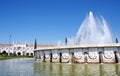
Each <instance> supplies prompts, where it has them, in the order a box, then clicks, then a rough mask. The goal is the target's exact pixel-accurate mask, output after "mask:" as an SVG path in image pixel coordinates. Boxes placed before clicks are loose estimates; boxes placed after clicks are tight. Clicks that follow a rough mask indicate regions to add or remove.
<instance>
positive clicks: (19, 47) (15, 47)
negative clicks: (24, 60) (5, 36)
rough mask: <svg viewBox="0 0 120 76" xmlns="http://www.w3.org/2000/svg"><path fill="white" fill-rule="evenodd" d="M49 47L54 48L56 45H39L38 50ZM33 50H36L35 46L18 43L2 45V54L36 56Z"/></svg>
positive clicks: (0, 48) (0, 46)
mask: <svg viewBox="0 0 120 76" xmlns="http://www.w3.org/2000/svg"><path fill="white" fill-rule="evenodd" d="M48 46H54V45H47V44H38V45H37V48H40V47H48ZM33 50H34V44H26V43H21V42H17V43H13V44H0V53H3V52H4V51H5V52H6V53H8V54H14V55H27V56H32V55H34V52H33Z"/></svg>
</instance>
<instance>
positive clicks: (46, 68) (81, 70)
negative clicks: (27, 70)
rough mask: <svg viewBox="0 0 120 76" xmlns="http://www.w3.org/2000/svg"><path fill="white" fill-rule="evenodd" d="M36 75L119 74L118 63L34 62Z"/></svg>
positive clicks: (108, 75)
mask: <svg viewBox="0 0 120 76" xmlns="http://www.w3.org/2000/svg"><path fill="white" fill-rule="evenodd" d="M34 74H36V76H120V64H66V63H38V62H36V63H35V64H34Z"/></svg>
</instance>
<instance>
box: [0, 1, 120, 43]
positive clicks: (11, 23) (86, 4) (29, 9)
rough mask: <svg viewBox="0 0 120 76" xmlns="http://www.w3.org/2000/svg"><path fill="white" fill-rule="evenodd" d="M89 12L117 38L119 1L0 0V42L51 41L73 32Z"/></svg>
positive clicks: (119, 25) (119, 27) (54, 41)
mask: <svg viewBox="0 0 120 76" xmlns="http://www.w3.org/2000/svg"><path fill="white" fill-rule="evenodd" d="M89 11H92V12H93V13H94V14H95V15H102V16H103V17H104V18H105V19H106V21H107V23H108V24H109V27H110V29H111V32H112V34H113V37H114V38H116V37H117V38H118V39H120V1H119V0H0V43H8V41H9V35H12V38H11V39H12V41H18V42H27V43H34V39H35V38H37V41H38V43H42V44H51V43H57V41H59V40H64V39H65V38H66V37H73V36H75V35H76V33H77V30H78V29H79V27H80V24H81V23H82V21H83V20H84V18H85V17H86V15H87V14H88V12H89Z"/></svg>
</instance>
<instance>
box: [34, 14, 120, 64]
mask: <svg viewBox="0 0 120 76" xmlns="http://www.w3.org/2000/svg"><path fill="white" fill-rule="evenodd" d="M59 44H62V46H60V45H59V46H56V47H48V48H41V49H36V50H35V54H36V52H38V53H40V52H39V51H41V52H42V54H45V57H46V61H50V60H49V59H50V58H47V57H50V54H49V53H52V54H51V55H52V56H51V57H52V58H51V59H52V60H53V61H52V62H58V61H59V62H64V63H67V62H71V61H73V62H75V63H114V62H120V55H119V54H118V52H119V51H120V44H119V43H117V44H114V43H113V38H112V34H111V32H110V30H109V28H108V24H107V22H106V21H105V19H104V18H103V17H102V16H100V17H97V16H95V17H94V15H93V13H92V12H89V14H88V16H87V17H86V18H85V20H84V21H83V22H82V24H81V25H80V28H79V30H78V32H77V34H76V36H75V37H73V38H66V39H65V43H61V42H59ZM48 51H50V52H48ZM114 52H115V53H114ZM36 55H40V54H36ZM54 57H55V58H54ZM36 58H38V57H36Z"/></svg>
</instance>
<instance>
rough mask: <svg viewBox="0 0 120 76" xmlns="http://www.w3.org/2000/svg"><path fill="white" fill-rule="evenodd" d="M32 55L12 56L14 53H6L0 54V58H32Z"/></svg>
mask: <svg viewBox="0 0 120 76" xmlns="http://www.w3.org/2000/svg"><path fill="white" fill-rule="evenodd" d="M33 57H34V56H22V55H20V56H14V55H10V56H8V55H0V60H2V59H12V58H33Z"/></svg>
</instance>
